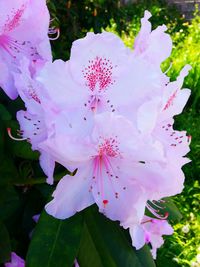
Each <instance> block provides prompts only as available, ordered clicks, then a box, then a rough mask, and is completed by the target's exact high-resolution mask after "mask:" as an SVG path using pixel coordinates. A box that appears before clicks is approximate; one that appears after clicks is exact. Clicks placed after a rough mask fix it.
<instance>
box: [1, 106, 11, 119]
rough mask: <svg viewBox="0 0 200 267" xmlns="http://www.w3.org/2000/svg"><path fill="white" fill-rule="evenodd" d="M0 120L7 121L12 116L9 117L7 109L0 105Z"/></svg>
mask: <svg viewBox="0 0 200 267" xmlns="http://www.w3.org/2000/svg"><path fill="white" fill-rule="evenodd" d="M0 118H1V119H2V120H3V121H8V120H11V119H12V116H11V115H10V113H9V112H8V111H7V109H6V108H5V107H4V105H2V104H0Z"/></svg>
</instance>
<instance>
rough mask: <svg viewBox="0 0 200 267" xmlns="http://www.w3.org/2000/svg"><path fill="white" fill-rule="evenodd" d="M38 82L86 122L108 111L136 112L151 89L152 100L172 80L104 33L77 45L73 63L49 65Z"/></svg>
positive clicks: (84, 39)
mask: <svg viewBox="0 0 200 267" xmlns="http://www.w3.org/2000/svg"><path fill="white" fill-rule="evenodd" d="M83 51H84V53H83ZM49 77H52V78H49ZM144 77H145V79H144ZM37 80H38V81H40V82H41V83H42V84H43V85H44V87H45V88H46V90H47V91H48V94H49V95H50V98H51V99H53V100H54V104H56V105H57V108H59V109H67V108H69V107H70V108H73V109H79V111H78V112H77V116H80V118H81V119H82V120H86V119H88V118H89V117H90V116H92V115H93V114H94V113H100V112H105V111H108V112H114V113H116V112H117V113H120V114H124V113H126V114H128V113H129V112H127V110H128V111H129V110H130V111H131V112H133V109H135V108H136V107H137V106H138V104H141V103H142V102H144V100H146V97H147V94H148V95H149V88H151V94H152V96H153V95H154V94H155V93H158V92H159V93H160V87H162V86H164V85H165V83H166V82H168V80H169V79H168V78H166V76H165V75H164V74H162V73H161V72H160V71H158V70H157V69H155V68H154V67H153V66H152V65H150V64H147V62H146V61H145V60H143V59H141V58H133V55H132V52H131V50H130V49H128V48H126V47H125V45H124V44H123V42H122V41H121V40H120V38H119V37H117V36H116V35H114V34H113V33H108V32H103V33H101V34H94V33H88V34H87V35H86V37H85V38H82V39H79V40H77V41H75V42H74V43H73V45H72V49H71V56H70V60H69V61H68V62H66V63H65V62H63V61H61V60H56V61H55V62H54V63H53V64H52V63H51V62H48V63H47V64H46V65H45V66H44V68H43V69H42V71H41V72H40V73H39V74H38V77H37ZM55 87H56V90H55ZM136 95H137V97H135V96H136ZM131 115H132V114H131Z"/></svg>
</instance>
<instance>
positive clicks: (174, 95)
mask: <svg viewBox="0 0 200 267" xmlns="http://www.w3.org/2000/svg"><path fill="white" fill-rule="evenodd" d="M177 91H178V90H176V91H175V92H174V93H173V94H172V95H171V96H170V98H169V99H168V100H167V103H166V105H165V106H164V108H163V110H166V109H168V108H169V107H170V106H172V105H173V101H174V99H175V98H176V95H177Z"/></svg>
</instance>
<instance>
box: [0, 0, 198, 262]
mask: <svg viewBox="0 0 200 267" xmlns="http://www.w3.org/2000/svg"><path fill="white" fill-rule="evenodd" d="M48 5H49V9H50V11H51V17H52V18H53V21H52V26H55V27H59V28H60V30H61V36H60V38H59V39H58V40H57V41H54V42H52V48H53V55H54V58H62V59H64V60H66V59H68V58H69V54H70V47H71V44H72V42H73V41H74V40H75V39H77V38H81V37H83V36H85V34H86V32H87V31H94V32H101V31H102V30H103V29H105V30H109V31H112V32H115V33H116V34H118V35H119V36H120V37H121V38H122V39H123V40H124V42H125V44H126V45H127V46H130V47H132V44H133V41H134V37H135V36H136V34H137V32H138V31H139V28H140V18H141V17H142V16H143V14H144V10H146V9H148V10H149V11H150V12H151V13H152V15H153V17H152V19H151V21H152V24H153V27H154V28H155V27H156V26H158V25H160V24H163V23H164V24H166V25H167V26H168V28H169V30H168V32H169V33H170V34H171V36H172V38H173V41H174V48H173V52H172V56H171V57H170V58H169V59H168V60H167V61H166V62H164V63H163V66H162V67H163V70H166V69H167V68H168V67H169V65H170V63H172V67H171V69H170V71H169V73H168V75H170V77H171V79H172V80H174V79H175V78H176V77H177V75H178V73H179V71H180V69H181V68H182V67H183V66H184V65H185V64H188V63H189V64H191V65H192V67H193V69H192V71H191V72H190V74H189V76H188V77H187V78H186V80H185V84H184V86H185V87H188V88H191V89H192V96H191V98H190V101H189V104H188V105H187V107H186V108H185V110H184V113H183V114H182V115H180V116H178V117H177V118H176V127H177V129H180V130H182V129H184V130H187V131H188V133H189V134H190V135H191V136H192V144H191V152H190V154H189V157H190V158H191V160H192V163H190V164H188V165H187V166H185V167H184V171H185V174H186V181H185V189H184V191H183V193H182V194H181V195H179V196H177V197H175V198H174V200H175V202H176V204H177V205H178V207H179V209H180V210H181V212H182V215H183V218H182V220H181V221H180V222H179V223H174V225H173V226H174V228H175V234H174V235H173V236H171V237H167V238H166V242H165V245H164V246H163V247H162V248H161V249H160V250H159V253H158V258H157V261H156V264H157V266H158V267H165V266H169V267H178V266H180V267H189V266H192V267H195V266H196V267H197V266H200V242H199V238H198V237H199V235H200V215H199V199H200V186H199V176H200V123H199V120H200V114H199V113H200V99H199V98H200V79H199V77H200V17H199V15H198V12H196V13H195V17H194V19H193V20H192V21H191V22H187V21H185V20H184V18H182V16H181V14H179V12H178V11H177V10H176V9H175V7H169V6H167V5H166V3H164V1H161V0H160V1H159V0H150V1H148V0H146V1H145V0H144V1H140V3H139V4H136V5H134V4H131V5H126V6H124V5H121V4H120V2H119V1H117V0H108V1H105V0H94V1H92V0H83V1H75V0H74V1H65V0H49V1H48ZM23 108H24V106H23V103H22V102H21V100H20V99H17V100H16V101H14V102H11V101H10V100H9V99H8V98H7V97H6V96H5V95H4V94H3V92H2V91H0V135H1V136H0V160H1V164H0V248H1V250H2V251H3V253H0V263H1V262H4V261H5V260H6V259H7V260H8V259H9V252H10V250H11V248H12V251H16V252H17V253H18V254H19V255H21V256H22V257H23V258H25V257H26V254H27V250H28V247H29V243H30V232H32V231H33V228H34V227H35V223H34V221H33V220H32V216H33V215H35V214H38V213H40V212H41V210H42V208H43V206H44V204H45V202H46V201H47V199H48V197H49V195H50V193H51V191H52V188H51V187H50V186H48V185H46V184H45V177H44V174H43V172H42V170H41V169H40V167H39V164H38V153H37V152H32V151H31V148H30V145H29V144H28V143H26V142H14V141H13V140H10V139H9V138H8V136H7V133H6V128H7V127H11V128H12V131H13V132H14V133H16V132H17V129H19V125H18V124H17V122H16V118H15V114H16V111H18V110H19V109H23ZM64 172H65V170H64V169H63V168H62V167H61V166H57V167H56V179H57V180H59V179H60V178H61V177H62V175H63V174H64ZM43 216H45V215H43ZM86 216H88V218H89V217H90V216H91V214H88V215H86ZM77 220H79V219H77ZM44 221H45V218H44ZM52 223H53V224H54V227H57V226H56V223H55V222H52ZM72 224H73V221H72ZM5 226H6V227H5ZM40 227H42V226H40ZM63 227H67V226H63ZM185 229H187V230H188V232H187V231H186V230H185ZM76 230H77V229H74V231H75V232H76ZM37 231H39V230H38V229H37ZM186 232H187V233H186ZM66 238H68V237H66ZM74 242H75V241H74ZM77 242H78V241H77ZM38 253H39V252H38ZM198 255H199V256H198ZM110 266H111V265H110ZM38 267H39V266H38ZM41 267H43V266H41ZM95 267H96V266H95ZM145 267H146V266H145Z"/></svg>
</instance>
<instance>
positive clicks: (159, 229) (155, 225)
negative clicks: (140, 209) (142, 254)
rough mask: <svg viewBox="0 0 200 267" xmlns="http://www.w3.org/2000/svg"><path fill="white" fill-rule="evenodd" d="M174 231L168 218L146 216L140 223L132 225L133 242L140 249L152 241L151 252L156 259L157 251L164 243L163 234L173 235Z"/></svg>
mask: <svg viewBox="0 0 200 267" xmlns="http://www.w3.org/2000/svg"><path fill="white" fill-rule="evenodd" d="M173 232H174V230H173V228H172V227H171V225H170V224H169V223H168V222H167V220H158V219H153V218H150V217H148V216H144V218H143V219H142V222H141V224H140V225H134V226H133V227H130V235H131V238H132V244H133V246H134V247H136V249H140V248H142V247H143V246H144V244H145V243H146V244H148V243H150V244H151V246H152V249H151V253H152V255H153V258H154V259H156V251H157V249H158V248H159V247H161V246H162V245H163V244H164V240H163V238H162V236H163V235H172V234H173Z"/></svg>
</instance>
